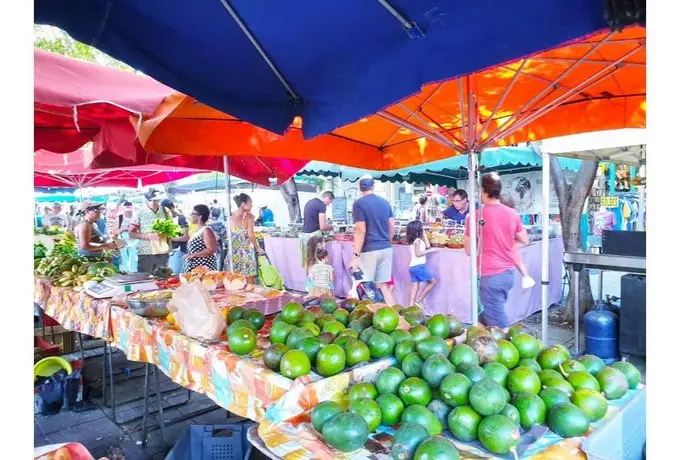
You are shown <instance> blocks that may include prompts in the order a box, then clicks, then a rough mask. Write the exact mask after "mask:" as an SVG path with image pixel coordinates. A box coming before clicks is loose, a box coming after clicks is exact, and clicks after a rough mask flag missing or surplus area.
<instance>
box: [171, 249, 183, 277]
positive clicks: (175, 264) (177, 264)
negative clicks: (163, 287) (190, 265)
mask: <svg viewBox="0 0 680 460" xmlns="http://www.w3.org/2000/svg"><path fill="white" fill-rule="evenodd" d="M186 254H187V253H186V252H182V251H180V250H179V249H175V250H174V252H173V253H172V255H171V256H170V260H169V261H168V265H169V266H170V268H171V269H172V273H173V274H175V275H178V274H180V273H182V266H183V265H184V256H185V255H186Z"/></svg>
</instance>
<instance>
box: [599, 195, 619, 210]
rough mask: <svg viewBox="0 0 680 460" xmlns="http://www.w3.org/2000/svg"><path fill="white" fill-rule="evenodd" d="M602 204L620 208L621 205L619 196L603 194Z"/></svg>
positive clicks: (607, 206)
mask: <svg viewBox="0 0 680 460" xmlns="http://www.w3.org/2000/svg"><path fill="white" fill-rule="evenodd" d="M600 206H604V207H605V208H618V207H619V197H618V196H603V197H600Z"/></svg>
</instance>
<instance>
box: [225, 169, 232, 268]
mask: <svg viewBox="0 0 680 460" xmlns="http://www.w3.org/2000/svg"><path fill="white" fill-rule="evenodd" d="M224 190H225V191H226V192H227V216H226V217H227V259H229V271H231V272H233V271H234V253H233V248H232V245H231V179H230V176H229V157H227V156H225V157H224Z"/></svg>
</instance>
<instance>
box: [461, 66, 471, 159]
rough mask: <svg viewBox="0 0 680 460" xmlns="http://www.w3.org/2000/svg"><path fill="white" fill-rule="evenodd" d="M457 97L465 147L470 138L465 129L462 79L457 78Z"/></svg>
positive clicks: (468, 143)
mask: <svg viewBox="0 0 680 460" xmlns="http://www.w3.org/2000/svg"><path fill="white" fill-rule="evenodd" d="M458 99H459V100H460V131H461V132H462V133H463V140H464V141H465V144H464V145H465V147H466V148H467V146H468V145H470V142H469V141H470V140H469V139H468V137H467V131H466V130H465V98H464V97H463V79H462V78H459V79H458Z"/></svg>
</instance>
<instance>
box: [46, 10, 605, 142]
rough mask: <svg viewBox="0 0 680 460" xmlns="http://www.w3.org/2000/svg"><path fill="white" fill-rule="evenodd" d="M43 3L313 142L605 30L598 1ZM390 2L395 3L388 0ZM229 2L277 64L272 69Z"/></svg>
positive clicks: (127, 57) (62, 22)
mask: <svg viewBox="0 0 680 460" xmlns="http://www.w3.org/2000/svg"><path fill="white" fill-rule="evenodd" d="M381 3H382V2H379V1H377V0H286V1H267V2H264V1H262V0H201V1H190V0H115V1H112V0H35V2H34V10H35V14H34V21H35V23H36V24H49V25H54V26H57V27H60V28H61V29H64V30H65V31H66V32H68V33H69V34H70V35H71V36H72V37H73V38H75V39H77V40H79V41H81V42H83V43H87V44H94V46H96V47H97V48H98V49H100V50H102V51H104V52H105V53H107V54H109V55H111V56H113V57H115V58H117V59H120V60H121V61H123V62H125V63H127V64H129V65H130V66H132V67H133V68H135V69H137V70H139V71H141V72H143V73H145V74H147V75H149V76H151V77H153V78H155V79H157V80H158V81H160V82H162V83H165V84H166V85H168V86H170V87H172V88H175V89H176V90H178V91H181V92H183V93H185V94H188V95H190V96H193V97H194V98H196V99H197V100H199V101H201V102H203V103H205V104H207V105H209V106H211V107H214V108H216V109H219V110H221V111H223V112H226V113H229V114H231V115H234V116H237V117H239V118H241V119H243V120H245V121H248V122H250V123H253V124H256V125H259V126H261V127H264V128H267V129H269V130H271V131H275V132H278V133H282V132H283V131H284V130H285V129H286V128H287V127H288V125H289V124H290V123H291V121H292V120H293V118H294V117H295V116H296V115H301V116H302V118H303V120H304V133H305V136H306V137H313V136H316V135H319V134H323V133H327V132H330V131H332V130H333V129H335V128H337V127H340V126H343V125H345V124H347V123H350V122H353V121H355V120H357V119H359V118H361V117H363V116H366V115H368V114H372V113H374V112H376V111H378V110H380V109H382V108H384V107H386V106H388V105H390V104H392V103H394V102H396V101H398V100H401V99H403V98H405V97H407V96H409V95H411V94H414V93H417V92H418V91H420V89H421V86H422V85H423V84H426V83H430V82H435V81H441V80H444V79H449V78H453V77H456V76H461V75H465V74H468V73H471V72H473V71H477V70H481V69H484V68H487V67H489V66H492V65H496V64H500V63H503V62H507V61H510V60H513V59H518V58H521V57H523V56H526V55H528V54H532V53H535V52H538V51H542V50H546V49H549V48H553V47H555V46H557V45H559V44H562V43H564V42H567V41H570V40H574V39H577V38H579V37H582V36H584V35H587V34H590V33H593V32H596V31H599V30H601V29H604V28H607V24H606V22H605V20H604V13H603V11H604V9H603V4H604V3H603V2H602V0H550V1H546V0H515V1H498V0H417V1H416V0H389V4H391V6H392V7H393V9H394V10H396V11H397V12H398V13H400V14H401V16H402V17H403V18H404V19H405V23H406V24H407V25H404V24H403V23H402V22H400V21H399V20H397V18H395V16H393V14H391V13H390V12H389V11H388V10H387V9H386V8H385V6H383V5H382V4H381ZM385 3H387V2H385ZM225 4H226V5H227V6H229V5H230V6H231V8H233V10H234V12H235V14H236V15H237V17H238V18H240V20H241V22H242V23H243V24H244V26H245V27H246V28H247V29H248V30H249V31H250V33H251V34H252V36H253V37H255V39H256V41H257V43H258V45H259V46H260V47H261V49H262V50H264V52H265V54H266V56H267V57H268V59H269V60H270V62H272V63H273V65H274V66H275V68H276V69H277V70H278V72H279V73H280V75H281V76H282V78H283V80H285V81H286V82H287V86H288V87H289V88H290V89H291V90H292V91H289V90H287V89H285V87H284V84H282V82H281V81H280V79H279V78H277V76H276V75H275V73H274V71H272V69H271V68H270V66H268V64H267V63H266V61H265V59H263V57H262V56H261V55H260V54H259V53H258V51H257V50H256V47H255V46H254V45H253V43H252V42H251V41H249V40H248V38H247V37H246V35H245V34H244V32H243V30H242V29H241V28H239V26H238V24H237V22H236V20H235V19H234V17H233V16H232V15H230V13H229V11H228V9H227V8H226V7H225Z"/></svg>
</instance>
